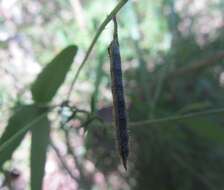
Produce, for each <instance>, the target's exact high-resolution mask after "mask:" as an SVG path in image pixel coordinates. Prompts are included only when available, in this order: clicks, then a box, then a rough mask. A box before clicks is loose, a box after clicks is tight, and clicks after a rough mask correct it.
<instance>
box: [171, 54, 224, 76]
mask: <svg viewBox="0 0 224 190" xmlns="http://www.w3.org/2000/svg"><path fill="white" fill-rule="evenodd" d="M220 61H224V50H222V51H219V52H216V53H214V54H213V55H212V56H210V57H208V58H206V59H202V60H199V61H194V62H193V63H191V64H190V65H189V66H186V67H183V68H180V69H177V70H175V71H173V72H171V73H170V74H168V76H167V78H176V77H179V76H182V75H186V74H190V73H193V72H198V71H200V70H202V69H205V68H206V67H209V66H214V65H215V64H218V63H220Z"/></svg>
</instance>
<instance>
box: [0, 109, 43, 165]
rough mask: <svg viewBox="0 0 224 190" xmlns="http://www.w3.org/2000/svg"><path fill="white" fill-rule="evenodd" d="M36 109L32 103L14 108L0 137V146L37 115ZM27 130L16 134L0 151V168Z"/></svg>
mask: <svg viewBox="0 0 224 190" xmlns="http://www.w3.org/2000/svg"><path fill="white" fill-rule="evenodd" d="M38 111H39V110H38V109H37V108H36V107H35V106H33V105H28V106H21V107H18V108H17V109H15V112H14V114H13V115H12V116H11V118H10V119H9V121H8V125H7V126H6V128H5V131H4V132H3V134H2V136H1V138H0V146H1V145H3V144H4V143H5V142H6V141H8V140H9V139H10V138H12V137H13V136H14V135H15V134H17V133H18V132H19V131H20V130H21V129H22V128H23V127H24V126H26V125H28V124H29V123H31V122H32V121H33V120H34V119H35V118H36V117H37V116H38ZM26 132H27V130H25V131H24V132H23V133H21V134H20V135H18V136H17V137H16V138H15V139H14V140H13V142H12V143H10V144H8V145H7V147H6V148H4V149H3V150H1V151H0V168H2V166H3V164H4V162H5V161H7V160H9V159H11V157H12V154H13V152H14V151H15V149H16V148H17V147H18V146H19V145H20V143H21V141H22V140H23V138H24V136H25V134H26Z"/></svg>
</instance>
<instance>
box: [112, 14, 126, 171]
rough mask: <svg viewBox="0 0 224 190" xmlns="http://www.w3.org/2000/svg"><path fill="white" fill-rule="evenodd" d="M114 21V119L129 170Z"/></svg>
mask: <svg viewBox="0 0 224 190" xmlns="http://www.w3.org/2000/svg"><path fill="white" fill-rule="evenodd" d="M113 21H114V36H113V41H112V42H111V44H110V46H109V48H108V53H109V56H110V72H111V80H112V85H111V89H112V95H113V105H114V120H115V126H116V136H117V142H118V151H119V154H120V156H121V159H122V163H123V165H124V168H125V169H126V170H127V159H128V154H129V147H128V139H129V137H128V129H127V116H126V107H125V99H124V89H123V83H122V69H121V56H120V49H119V43H118V34H117V22H116V18H114V19H113Z"/></svg>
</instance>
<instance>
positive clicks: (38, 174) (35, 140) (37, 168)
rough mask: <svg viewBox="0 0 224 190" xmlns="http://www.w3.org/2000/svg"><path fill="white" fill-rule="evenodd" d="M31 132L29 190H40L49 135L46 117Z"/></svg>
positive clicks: (48, 123) (48, 124) (48, 122)
mask: <svg viewBox="0 0 224 190" xmlns="http://www.w3.org/2000/svg"><path fill="white" fill-rule="evenodd" d="M31 132H32V141H31V157H30V163H31V167H30V169H31V180H30V181H31V190H40V189H42V183H43V177H44V170H45V163H46V157H47V147H48V144H49V134H50V121H49V119H48V118H47V116H45V117H43V118H42V119H41V120H40V121H39V122H38V123H37V124H36V125H35V127H33V128H32V129H31Z"/></svg>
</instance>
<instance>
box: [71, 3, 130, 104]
mask: <svg viewBox="0 0 224 190" xmlns="http://www.w3.org/2000/svg"><path fill="white" fill-rule="evenodd" d="M127 2H128V0H121V1H119V2H118V4H117V5H116V6H115V7H114V9H113V10H112V11H111V13H110V14H109V15H108V16H107V17H106V18H105V20H104V21H103V23H102V24H101V25H100V27H99V29H98V30H97V32H96V35H95V36H94V38H93V41H92V42H91V44H90V46H89V48H88V50H87V52H86V54H85V57H84V58H83V60H82V62H81V64H80V66H79V68H78V70H77V72H76V74H75V76H74V78H73V80H72V83H71V86H70V88H69V91H68V95H67V100H69V98H70V96H71V93H72V90H73V88H74V85H75V82H76V80H77V78H78V76H79V74H80V71H81V70H82V68H83V66H84V65H85V63H86V61H87V59H88V57H89V55H90V53H91V51H92V49H93V47H94V45H95V44H96V42H97V40H98V38H99V36H100V34H101V33H102V32H103V30H104V28H105V27H106V25H107V24H108V23H109V22H110V21H111V20H112V19H113V17H114V16H115V15H116V14H117V13H118V12H119V10H120V9H121V8H122V7H123V6H124V5H125V4H126V3H127Z"/></svg>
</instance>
